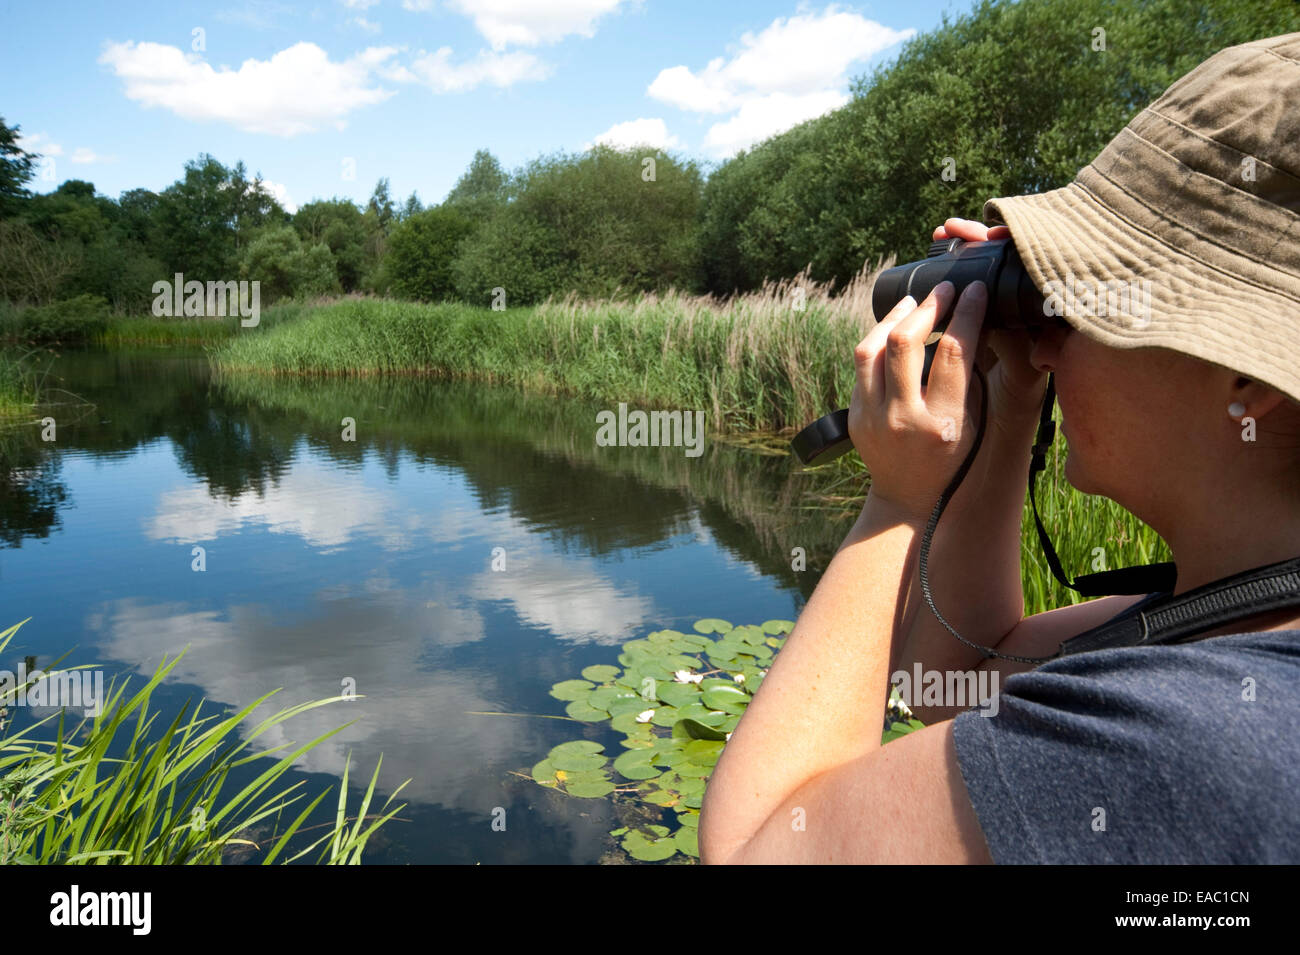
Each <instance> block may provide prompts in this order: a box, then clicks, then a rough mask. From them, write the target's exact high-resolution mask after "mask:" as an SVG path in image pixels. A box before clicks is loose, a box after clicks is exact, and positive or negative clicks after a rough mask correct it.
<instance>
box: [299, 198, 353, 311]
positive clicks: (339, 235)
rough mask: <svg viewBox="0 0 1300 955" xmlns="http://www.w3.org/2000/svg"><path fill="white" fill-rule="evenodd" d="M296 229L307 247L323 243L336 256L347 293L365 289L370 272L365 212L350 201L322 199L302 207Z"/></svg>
mask: <svg viewBox="0 0 1300 955" xmlns="http://www.w3.org/2000/svg"><path fill="white" fill-rule="evenodd" d="M293 226H294V228H295V229H297V230H298V235H299V236H301V237H302V240H303V242H304V243H310V244H312V245H315V244H317V243H323V244H324V245H325V246H327V247H328V248H329V251H330V253H331V254H332V255H333V256H334V266H335V271H336V273H337V275H338V280H339V283H340V284H341V286H342V289H343V291H345V292H352V291H355V290H356V289H358V288H360V287H361V282H362V278H363V276H364V273H365V270H366V232H365V224H364V222H363V220H362V214H361V210H360V209H358V208H357V206H356V204H355V203H354V202H352V201H351V200H350V199H318V200H316V201H314V202H309V203H307V204H306V205H304V206H301V207H299V209H298V211H297V213H295V215H294V217H293Z"/></svg>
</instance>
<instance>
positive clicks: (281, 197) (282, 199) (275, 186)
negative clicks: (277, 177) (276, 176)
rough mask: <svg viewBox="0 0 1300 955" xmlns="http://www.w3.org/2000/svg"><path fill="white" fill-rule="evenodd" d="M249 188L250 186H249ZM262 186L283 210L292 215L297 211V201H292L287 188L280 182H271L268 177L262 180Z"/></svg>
mask: <svg viewBox="0 0 1300 955" xmlns="http://www.w3.org/2000/svg"><path fill="white" fill-rule="evenodd" d="M250 188H251V187H250ZM262 188H263V189H265V190H266V191H267V192H269V193H270V194H271V195H273V196H275V201H276V202H278V203H280V205H282V206H283V207H284V211H285V212H287V213H289V215H293V214H294V213H296V212H297V211H298V203H296V202H294V201H293V199H292V198H290V196H289V188H288V187H287V186H286V185H285V184H284V183H282V182H272V181H271V180H270V179H263V180H262Z"/></svg>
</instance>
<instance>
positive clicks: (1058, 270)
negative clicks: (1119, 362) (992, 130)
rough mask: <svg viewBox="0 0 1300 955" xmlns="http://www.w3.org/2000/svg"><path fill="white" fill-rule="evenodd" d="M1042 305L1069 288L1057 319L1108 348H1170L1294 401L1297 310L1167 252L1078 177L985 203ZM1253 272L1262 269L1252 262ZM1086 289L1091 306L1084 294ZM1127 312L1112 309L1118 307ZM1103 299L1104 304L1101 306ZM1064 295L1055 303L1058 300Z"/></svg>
mask: <svg viewBox="0 0 1300 955" xmlns="http://www.w3.org/2000/svg"><path fill="white" fill-rule="evenodd" d="M984 219H985V221H986V222H989V223H994V222H1002V223H1005V224H1006V225H1007V227H1008V228H1009V229H1010V230H1011V237H1012V240H1013V242H1014V243H1015V246H1016V251H1017V252H1018V253H1019V254H1020V257H1021V260H1022V261H1023V262H1024V265H1025V268H1026V270H1027V271H1028V273H1029V275H1030V277H1031V278H1032V279H1033V281H1034V283H1035V284H1036V286H1037V287H1038V289H1039V290H1040V292H1042V293H1043V295H1044V296H1045V298H1047V297H1049V292H1053V291H1057V290H1060V289H1068V290H1070V291H1071V292H1073V293H1077V294H1071V295H1068V296H1067V297H1065V301H1064V304H1065V305H1067V306H1070V307H1067V308H1065V309H1064V310H1063V311H1062V312H1061V317H1062V318H1063V319H1064V320H1065V321H1067V322H1068V323H1069V324H1070V325H1071V326H1072V327H1074V328H1075V329H1077V330H1079V331H1080V332H1082V333H1083V334H1085V335H1087V336H1089V337H1090V338H1092V339H1094V340H1095V341H1098V342H1100V343H1102V344H1104V345H1108V346H1111V347H1114V348H1126V349H1127V348H1168V349H1172V350H1174V351H1177V352H1181V353H1183V354H1187V355H1191V356H1194V357H1196V358H1200V359H1202V360H1204V361H1207V362H1210V363H1212V364H1215V365H1219V366H1220V367H1223V368H1227V369H1230V370H1232V371H1235V372H1237V373H1238V374H1240V375H1243V376H1245V377H1248V378H1251V379H1254V380H1257V381H1261V382H1263V383H1265V384H1267V385H1270V386H1272V387H1274V388H1277V389H1278V390H1279V391H1281V392H1282V393H1283V394H1285V395H1287V396H1288V397H1289V398H1290V399H1291V400H1292V401H1295V402H1298V403H1300V362H1297V361H1296V358H1295V347H1296V346H1295V341H1294V339H1293V336H1291V335H1288V334H1287V333H1286V330H1287V329H1290V328H1293V327H1294V326H1293V325H1292V324H1291V321H1292V320H1293V319H1294V318H1296V317H1300V305H1298V304H1297V302H1296V301H1294V300H1293V299H1291V298H1290V297H1289V296H1287V295H1285V294H1282V293H1280V292H1278V291H1277V290H1276V289H1278V288H1285V287H1286V283H1287V282H1288V281H1292V282H1293V281H1294V279H1292V278H1291V277H1290V276H1289V275H1286V274H1285V273H1282V272H1279V273H1278V274H1277V276H1276V282H1275V284H1274V283H1268V284H1273V287H1272V288H1269V287H1267V286H1266V285H1265V283H1261V282H1258V281H1249V280H1247V279H1245V278H1243V277H1242V276H1240V275H1237V274H1234V273H1233V272H1232V271H1230V270H1227V269H1224V268H1223V267H1221V266H1220V265H1211V264H1210V263H1208V262H1206V261H1204V260H1202V259H1200V258H1198V257H1197V256H1194V255H1192V254H1190V253H1189V252H1187V251H1185V250H1183V249H1180V248H1174V247H1172V246H1171V245H1169V244H1168V243H1167V242H1165V241H1163V240H1162V239H1160V238H1158V237H1157V236H1155V235H1154V234H1152V233H1151V232H1150V231H1148V230H1146V229H1143V228H1141V227H1139V226H1138V225H1135V224H1134V223H1133V222H1131V221H1129V220H1128V219H1127V218H1125V217H1124V216H1122V215H1120V214H1118V213H1117V212H1115V211H1114V210H1113V209H1112V208H1111V207H1110V206H1108V205H1107V204H1105V203H1103V202H1102V201H1100V200H1099V198H1098V197H1097V196H1096V195H1095V194H1094V193H1093V192H1092V191H1091V190H1090V189H1088V188H1087V187H1086V186H1085V185H1083V184H1081V183H1080V182H1079V181H1078V180H1076V181H1075V182H1072V183H1070V184H1069V185H1068V186H1065V187H1063V188H1061V189H1054V190H1052V191H1050V192H1044V193H1040V194H1037V195H1027V196H1012V197H1005V198H999V199H991V200H989V201H988V202H987V203H986V204H985V207H984ZM1250 265H1251V267H1252V268H1253V269H1254V270H1255V272H1256V274H1258V271H1259V269H1260V268H1267V263H1259V262H1253V263H1250ZM1089 291H1091V292H1092V298H1091V302H1090V301H1089V297H1088V295H1087V294H1086V293H1087V292H1089ZM1126 293H1127V296H1128V305H1129V308H1128V310H1127V311H1124V310H1122V309H1119V308H1116V306H1117V305H1119V306H1123V305H1124V304H1125V301H1124V296H1125V294H1126ZM1103 297H1104V300H1103ZM1060 301H1061V297H1060V296H1058V298H1057V299H1056V300H1055V302H1057V303H1059V302H1060Z"/></svg>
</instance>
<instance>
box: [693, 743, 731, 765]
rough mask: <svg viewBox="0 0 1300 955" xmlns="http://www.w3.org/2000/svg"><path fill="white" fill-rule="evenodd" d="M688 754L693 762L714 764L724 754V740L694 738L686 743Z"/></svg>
mask: <svg viewBox="0 0 1300 955" xmlns="http://www.w3.org/2000/svg"><path fill="white" fill-rule="evenodd" d="M685 751H686V755H687V757H688V758H689V759H690V761H691V762H692V763H697V764H699V765H700V766H712V765H714V764H715V763H717V761H718V757H720V756H721V755H722V741H721V740H715V739H693V740H691V741H690V742H689V743H687V744H686V747H685Z"/></svg>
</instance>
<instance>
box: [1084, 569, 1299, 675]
mask: <svg viewBox="0 0 1300 955" xmlns="http://www.w3.org/2000/svg"><path fill="white" fill-rule="evenodd" d="M1288 607H1300V557H1292V558H1290V559H1289V560H1283V561H1279V562H1278V563H1275V564H1266V565H1263V566H1261V567H1255V568H1253V569H1251V570H1246V571H1243V572H1241V573H1239V574H1234V575H1232V576H1231V577H1224V578H1222V579H1220V580H1215V581H1211V582H1210V583H1208V584H1204V585H1202V586H1200V587H1197V588H1196V589H1194V590H1189V591H1188V592H1187V593H1185V594H1180V595H1179V596H1177V597H1175V596H1173V595H1172V593H1164V594H1160V595H1157V596H1156V597H1154V598H1153V599H1152V600H1151V601H1150V602H1144V603H1141V604H1138V605H1135V606H1133V607H1130V608H1129V609H1128V610H1127V611H1125V612H1124V613H1122V614H1120V615H1119V616H1118V617H1115V618H1114V619H1112V620H1109V621H1107V622H1106V623H1103V624H1101V625H1100V626H1097V627H1093V628H1092V629H1091V630H1087V631H1085V632H1083V633H1081V634H1079V635H1078V636H1076V637H1072V638H1071V639H1069V640H1066V641H1065V642H1064V643H1062V644H1061V650H1060V655H1061V656H1068V655H1070V654H1072V653H1085V652H1087V651H1089V650H1104V649H1107V648H1109V647H1136V646H1151V645H1155V644H1162V643H1185V642H1190V639H1197V636H1196V635H1197V634H1199V633H1202V632H1204V631H1206V630H1214V629H1216V628H1217V627H1220V626H1222V625H1223V624H1225V623H1231V622H1232V621H1233V620H1240V619H1242V618H1244V617H1253V616H1255V615H1256V614H1258V613H1265V612H1267V611H1270V610H1281V609H1285V608H1288ZM1189 638H1190V639H1189Z"/></svg>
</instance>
